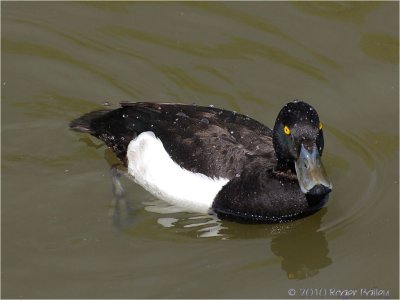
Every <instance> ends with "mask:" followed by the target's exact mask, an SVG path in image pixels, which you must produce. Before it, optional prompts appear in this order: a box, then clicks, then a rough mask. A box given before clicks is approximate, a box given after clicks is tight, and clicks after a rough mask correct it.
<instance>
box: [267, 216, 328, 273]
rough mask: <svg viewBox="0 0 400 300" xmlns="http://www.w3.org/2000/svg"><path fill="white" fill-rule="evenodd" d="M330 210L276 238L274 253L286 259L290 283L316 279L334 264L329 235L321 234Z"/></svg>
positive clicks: (283, 267) (300, 223)
mask: <svg viewBox="0 0 400 300" xmlns="http://www.w3.org/2000/svg"><path fill="white" fill-rule="evenodd" d="M326 210H327V209H326V208H323V209H322V210H321V211H319V212H318V213H316V214H315V215H313V216H310V217H308V218H305V219H304V220H300V221H297V222H296V224H294V226H292V227H291V228H290V229H289V230H286V231H284V232H282V233H280V234H278V235H276V236H274V237H273V238H272V241H271V251H272V252H273V253H274V254H275V255H276V256H279V257H281V258H282V261H281V267H282V270H284V271H285V272H286V274H287V276H288V278H289V279H304V278H307V277H311V276H315V275H317V274H318V273H319V270H321V269H323V268H326V267H327V266H329V265H330V264H331V263H332V260H331V258H330V257H329V256H328V254H329V248H328V242H327V240H326V238H325V233H324V232H323V231H319V228H320V224H321V218H322V216H323V215H324V214H325V213H326Z"/></svg>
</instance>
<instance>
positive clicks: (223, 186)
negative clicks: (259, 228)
mask: <svg viewBox="0 0 400 300" xmlns="http://www.w3.org/2000/svg"><path fill="white" fill-rule="evenodd" d="M69 127H70V129H72V130H73V131H76V132H80V133H86V134H90V135H92V136H94V137H96V138H98V139H100V140H101V141H103V142H104V143H105V144H106V145H107V146H108V147H109V148H111V149H112V151H113V152H114V153H115V155H116V156H117V157H118V159H119V160H120V161H121V163H122V164H123V165H124V166H125V168H126V170H127V174H128V176H129V177H130V178H132V179H133V180H134V181H135V182H136V183H137V184H139V185H140V186H142V187H143V188H144V189H146V190H147V191H148V192H150V193H151V194H153V195H154V196H155V197H157V198H160V199H162V200H164V201H166V202H168V203H169V204H171V205H176V206H180V207H182V208H184V209H187V210H188V211H190V212H197V213H208V214H214V215H216V216H217V217H218V218H220V219H229V220H232V221H238V222H242V223H282V222H289V221H293V220H296V219H299V218H303V217H306V216H308V215H311V214H313V213H315V212H317V211H318V210H319V209H321V208H322V207H323V206H324V204H325V203H326V201H327V200H328V197H329V193H330V192H331V191H332V183H331V182H330V180H329V179H328V176H327V173H326V171H325V169H324V167H323V164H322V161H321V157H322V154H323V150H324V134H323V124H322V122H321V121H320V119H319V116H318V113H317V111H316V110H315V109H314V107H312V106H311V105H310V104H308V103H306V102H304V101H300V100H294V101H292V102H289V103H287V104H285V105H284V106H283V108H282V109H281V110H280V112H279V113H278V116H277V118H276V120H275V124H274V127H273V129H270V128H269V127H267V126H265V125H263V124H262V123H260V122H258V121H256V120H254V119H253V118H250V117H248V116H246V115H243V114H240V113H237V112H234V111H229V110H225V109H220V108H216V107H214V106H212V105H211V106H200V105H195V104H179V103H157V102H120V106H119V107H118V108H116V109H101V110H96V111H92V112H89V113H86V114H84V115H82V116H81V117H79V118H77V119H75V120H73V121H71V122H70V124H69Z"/></svg>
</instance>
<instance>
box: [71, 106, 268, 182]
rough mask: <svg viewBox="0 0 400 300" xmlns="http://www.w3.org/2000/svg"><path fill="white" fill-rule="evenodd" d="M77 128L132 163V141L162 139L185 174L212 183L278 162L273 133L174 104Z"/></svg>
mask: <svg viewBox="0 0 400 300" xmlns="http://www.w3.org/2000/svg"><path fill="white" fill-rule="evenodd" d="M70 126H71V128H72V129H74V130H76V131H80V132H87V133H90V134H92V135H93V136H95V137H97V138H99V139H101V140H103V141H104V142H105V143H106V144H107V145H108V146H109V147H111V148H112V149H113V150H114V152H115V153H116V154H117V156H118V157H119V158H120V159H121V160H122V161H123V162H125V163H126V151H127V148H128V145H129V143H130V141H132V140H133V139H134V138H135V137H137V136H138V135H139V134H140V133H142V132H145V131H152V132H154V134H155V135H156V137H158V138H159V139H160V140H161V141H162V143H163V145H164V147H165V149H166V151H167V152H168V154H169V155H170V156H171V158H172V159H173V160H174V161H175V162H176V163H178V164H179V165H180V166H182V167H183V168H185V169H187V170H190V171H193V172H198V173H202V174H205V175H207V176H210V177H223V178H228V179H231V178H234V177H235V176H237V175H239V174H240V173H241V172H242V170H243V167H244V166H245V165H246V164H247V163H248V162H249V160H251V159H252V158H254V157H257V158H258V159H261V160H265V163H266V164H272V162H274V161H275V155H274V151H273V146H272V131H271V130H270V129H269V128H268V127H266V126H264V125H263V124H261V123H259V122H257V121H255V120H254V119H251V118H249V117H247V116H244V115H242V114H238V113H235V112H231V111H227V110H223V109H218V108H214V107H203V106H195V105H185V104H172V103H149V102H136V103H126V102H124V103H121V108H118V109H115V110H112V111H104V110H102V111H96V112H92V113H89V114H86V115H84V116H82V117H81V118H79V119H76V120H74V121H72V122H71V125H70Z"/></svg>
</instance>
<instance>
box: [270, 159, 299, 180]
mask: <svg viewBox="0 0 400 300" xmlns="http://www.w3.org/2000/svg"><path fill="white" fill-rule="evenodd" d="M274 172H275V173H281V174H288V175H294V176H296V168H295V166H294V163H293V162H292V161H287V160H278V163H277V164H276V166H275V168H274Z"/></svg>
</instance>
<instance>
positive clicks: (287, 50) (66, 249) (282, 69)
mask: <svg viewBox="0 0 400 300" xmlns="http://www.w3.org/2000/svg"><path fill="white" fill-rule="evenodd" d="M398 9H399V4H398V2H324V3H322V2H307V3H305V2H247V3H244V2H216V3H211V2H180V3H174V2H166V3H158V2H151V3H142V2H85V3H81V2H59V3H57V2H2V3H1V25H2V29H1V38H2V44H1V47H2V49H1V58H2V60H1V134H2V140H1V163H2V169H1V230H2V232H1V233H2V238H1V242H2V243H1V245H2V249H1V250H2V251H1V254H2V261H1V292H2V297H3V298H294V297H300V298H306V297H318V298H322V297H335V298H345V297H346V294H340V293H345V291H348V293H350V292H349V291H350V290H354V291H355V294H351V293H350V294H348V295H347V296H348V297H349V298H352V296H353V295H355V296H356V297H362V298H377V297H378V298H379V297H380V296H381V294H379V293H384V296H388V297H389V298H398V297H399V285H398V282H399V269H398V266H399V130H398V129H399V127H398V124H399V102H398V96H399V72H398V71H399V64H398V63H399V57H398V53H399V48H398V45H399V39H398V26H399V20H398V18H399V17H398ZM295 98H299V99H303V100H306V101H308V102H309V103H310V104H312V105H313V106H314V107H315V108H316V109H317V110H318V112H319V115H320V118H321V120H322V122H323V123H324V129H325V131H324V133H325V152H324V157H323V161H324V165H325V167H326V169H327V172H328V174H329V177H330V179H331V181H332V182H333V184H334V190H333V192H332V194H331V197H330V200H329V202H328V204H327V205H326V207H325V208H324V209H322V210H321V211H320V212H318V213H317V214H315V215H313V216H311V217H308V218H306V219H303V220H299V221H296V222H293V223H287V224H281V225H242V224H236V223H232V222H227V221H219V220H215V219H213V218H210V217H208V216H203V215H199V214H191V213H187V212H184V211H180V210H179V209H178V208H176V207H170V206H168V205H166V204H164V203H162V202H161V201H158V200H157V199H155V198H154V197H152V196H151V195H150V194H148V193H147V192H146V191H145V190H143V189H142V188H140V187H139V186H137V185H136V184H135V183H133V182H131V181H130V180H129V179H127V178H123V179H122V183H123V185H124V187H125V188H126V194H127V199H126V202H122V203H119V206H116V203H115V201H114V199H113V194H112V187H111V178H110V166H111V165H112V164H114V163H116V162H117V159H116V157H115V156H114V155H113V154H112V152H111V151H110V150H108V149H106V147H105V146H104V145H103V144H102V143H101V142H100V141H98V140H96V139H94V138H90V137H89V136H87V135H83V134H77V133H74V132H71V131H70V130H69V129H68V123H69V121H70V120H72V119H73V118H76V117H78V116H80V115H81V114H83V113H85V112H88V111H91V110H94V109H99V108H102V107H103V106H102V104H103V103H105V102H109V103H110V104H111V107H117V106H118V102H119V101H139V100H146V101H168V102H183V103H194V102H195V103H197V104H200V105H210V104H212V105H215V106H216V107H223V108H226V109H230V110H235V111H237V112H240V113H243V114H247V115H249V116H252V117H253V118H255V119H257V120H259V121H261V122H263V123H265V124H266V125H268V126H272V125H273V123H274V121H275V118H276V115H277V113H278V112H279V110H280V108H281V107H282V106H283V105H284V104H285V103H286V102H288V101H291V100H293V99H295ZM371 289H372V291H371ZM366 293H367V294H366ZM368 293H369V294H368ZM372 293H378V294H372Z"/></svg>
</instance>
